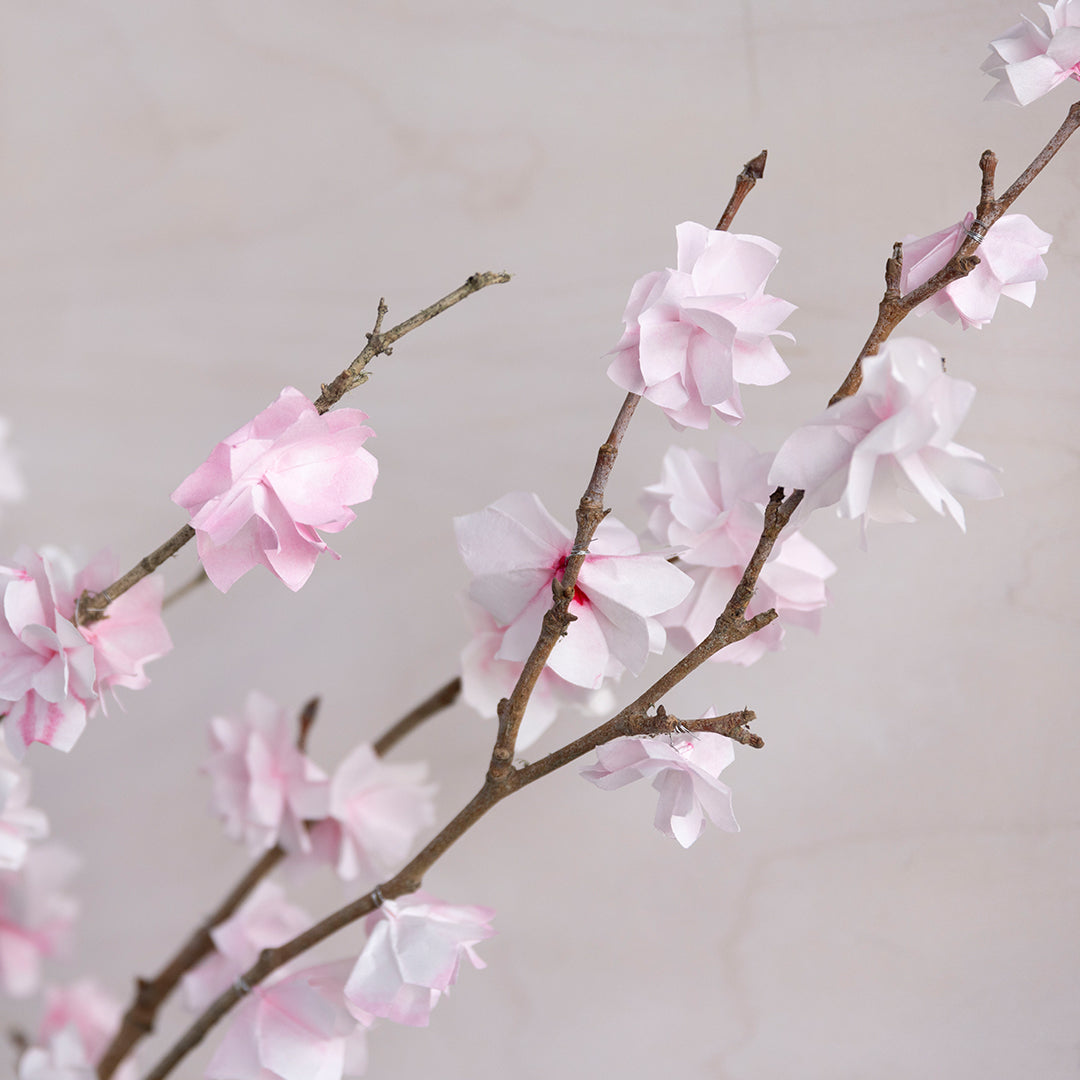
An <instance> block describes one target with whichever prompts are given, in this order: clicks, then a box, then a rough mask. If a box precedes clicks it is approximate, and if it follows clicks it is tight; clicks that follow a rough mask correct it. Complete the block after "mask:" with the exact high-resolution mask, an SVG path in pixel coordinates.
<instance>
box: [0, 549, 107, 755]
mask: <svg viewBox="0 0 1080 1080" xmlns="http://www.w3.org/2000/svg"><path fill="white" fill-rule="evenodd" d="M73 579H74V572H73V568H72V566H71V564H70V562H69V561H68V560H67V559H66V558H65V557H64V556H63V555H61V553H60V552H58V551H55V550H52V549H45V550H43V551H42V552H41V553H40V554H38V553H36V552H32V551H30V550H29V549H26V548H23V549H20V550H19V551H18V552H17V553H16V555H15V563H14V565H13V566H4V567H0V585H2V587H3V615H4V617H3V618H2V619H0V713H3V714H6V715H5V716H4V725H3V726H4V739H5V741H6V742H7V745H8V747H9V749H10V750H11V752H12V753H13V754H14V755H15V756H16V757H17V758H21V757H22V755H23V754H24V753H25V752H26V748H27V747H28V746H29V745H30V744H31V743H34V742H43V743H46V744H47V745H49V746H52V747H54V748H56V749H57V750H70V749H71V748H72V746H74V745H75V743H76V742H77V741H78V738H79V736H80V735H81V734H82V732H83V729H84V728H85V727H86V718H87V715H88V713H89V712H90V710H91V709H92V708H93V706H94V704H95V703H96V701H97V695H96V692H95V690H94V680H95V669H94V647H93V646H92V645H91V644H90V643H89V642H88V641H87V640H86V638H84V637H83V636H82V634H80V633H79V631H78V629H77V628H76V627H75V624H74V623H73V622H72V621H71V616H72V615H73V614H74V601H73V600H71V604H70V606H69V607H67V608H66V611H61V610H60V604H61V603H62V602H63V600H64V599H67V598H70V596H71V593H72V592H73V589H74V580H73ZM65 583H66V584H67V585H68V588H64V584H65Z"/></svg>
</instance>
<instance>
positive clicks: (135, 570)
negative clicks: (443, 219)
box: [75, 271, 510, 626]
mask: <svg viewBox="0 0 1080 1080" xmlns="http://www.w3.org/2000/svg"><path fill="white" fill-rule="evenodd" d="M509 280H510V275H509V274H507V273H502V272H498V273H496V272H492V271H487V272H485V273H482V274H473V275H472V276H471V277H470V278H469V279H468V280H467V281H466V282H465V284H464V285H461V286H459V287H458V288H456V289H455V290H454V291H453V292H451V293H447V294H446V296H444V297H443V298H442V299H441V300H436V301H435V303H434V304H431V305H429V306H428V307H426V308H424V309H423V310H422V311H418V312H417V313H416V314H415V315H413V316H411V317H410V318H408V319H406V320H405V321H404V322H400V323H398V324H397V326H395V327H392V328H391V329H390V330H387V331H386V332H385V333H383V331H382V329H381V328H382V320H383V316H384V315H385V314H386V312H387V307H386V301H385V300H380V301H379V307H378V314H377V315H376V317H375V327H374V329H373V330H372V331H371V332H370V333H369V334H368V335H367V339H368V343H367V345H365V346H364V348H363V350H362V351H361V353H360V355H359V356H358V357H357V358H356V359H355V360H354V361H353V362H352V363H351V364H350V365H349V366H348V367H347V368H346V369H345V370H344V371H343V372H341V374H340V375H338V376H337V378H335V379H334V380H333V381H332V382H331V383H329V384H327V383H324V384H323V385H322V388H321V389H322V393H321V394H320V395H319V396H318V398H316V399H315V402H314V405H315V408H316V409H317V410H318V412H319V413H320V414H321V413H325V412H326V411H327V410H329V409H330V408H331V407H332V406H333V405H336V404H337V403H338V402H339V401H340V400H341V399H342V397H344V396H345V394H347V393H348V392H349V391H350V390H352V389H353V388H355V387H357V386H359V385H360V384H361V383H364V382H366V381H367V379H368V375H367V372H366V371H365V370H364V369H365V368H366V367H367V365H368V363H369V362H370V361H371V360H372V359H374V358H375V357H376V356H379V355H380V354H382V355H385V356H389V355H390V354H391V353H392V352H393V349H391V347H390V346H391V345H393V343H394V342H395V341H397V340H398V339H399V338H401V337H404V336H405V335H406V334H407V333H409V331H410V330H415V329H416V328H417V327H418V326H423V325H424V323H426V322H429V321H430V320H431V319H434V318H435V316H436V315H439V314H441V313H442V312H444V311H446V309H447V308H451V307H453V306H454V305H455V304H458V303H460V302H461V301H462V300H464V299H465V298H466V297H468V296H472V294H473V293H475V292H479V291H480V290H481V289H484V288H487V286H488V285H496V284H502V283H504V282H507V281H509ZM194 535H195V530H194V529H193V528H192V527H191V526H190V525H185V526H184V527H183V528H182V529H178V530H177V531H176V532H175V533H174V534H173V535H172V536H171V537H169V539H168V540H166V541H165V543H164V544H162V545H161V547H159V548H157V549H155V550H154V551H152V552H151V553H150V554H149V555H147V556H146V557H145V558H142V559H140V560H139V561H138V563H136V564H135V566H133V567H132V568H131V569H130V570H129V571H128V572H127V573H126V574H124V576H123V577H121V578H118V579H117V580H116V581H114V582H113V583H112V584H111V585H110V586H109V587H108V588H106V589H102V590H101V591H100V592H98V593H93V594H91V593H89V592H84V593H83V594H82V596H80V597H79V599H78V602H77V603H76V605H75V625H76V626H89V625H90V623H93V622H97V620H98V619H103V618H105V610H106V608H108V606H109V604H111V603H112V602H113V601H114V600H115V599H116V598H117V597H119V596H122V595H123V594H124V593H126V592H127V591H128V589H130V588H131V587H132V586H133V585H137V584H138V583H139V582H140V581H142V579H143V578H144V577H148V576H149V575H150V574H152V573H153V572H154V571H155V570H156V569H157V568H158V567H159V566H160V565H161V564H162V563H163V562H165V560H166V559H168V558H171V557H172V556H173V555H175V554H176V553H177V552H178V551H179V550H180V549H181V548H182V547H183V546H184V545H185V544H186V543H187V542H188V541H189V540H191V539H192V537H194Z"/></svg>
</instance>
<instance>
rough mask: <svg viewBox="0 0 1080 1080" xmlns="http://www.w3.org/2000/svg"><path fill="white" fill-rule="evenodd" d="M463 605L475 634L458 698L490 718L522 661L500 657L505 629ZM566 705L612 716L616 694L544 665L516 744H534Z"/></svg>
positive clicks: (476, 607)
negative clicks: (590, 687)
mask: <svg viewBox="0 0 1080 1080" xmlns="http://www.w3.org/2000/svg"><path fill="white" fill-rule="evenodd" d="M466 606H467V610H468V614H469V621H470V623H471V624H472V628H473V637H472V639H471V640H470V642H469V644H468V645H466V646H465V648H464V649H463V650H462V653H461V696H462V698H463V699H464V700H465V702H466V703H467V704H468V705H470V706H471V707H472V708H473V709H475V710H476V712H478V713H479V714H480V715H481V716H482V717H484V718H486V719H491V720H494V719H495V718H496V716H497V710H498V706H499V702H500V701H501V700H502V699H503V698H505V697H509V696H510V694H511V692H512V691H513V689H514V686H515V685H516V683H517V681H518V678H519V676H520V675H521V671H522V668H523V667H524V666H525V665H524V663H523V662H521V661H519V660H501V659H499V653H500V651H501V649H502V643H503V638H504V636H505V630H503V629H502V628H500V627H499V625H498V624H497V623H496V621H495V619H494V617H493V616H491V615H490V614H489V613H488V612H487V611H485V610H484V609H483V608H482V607H480V605H479V604H474V603H472V602H471V601H466ZM659 648H660V649H662V648H663V644H661V645H660V646H659ZM566 708H572V709H576V710H578V711H580V712H583V713H584V714H585V715H586V716H591V717H599V716H603V715H610V714H611V713H612V712H614V711H615V695H614V693H613V692H612V691H611V689H610V688H608V687H601V688H600V689H599V690H588V689H586V688H585V687H582V686H575V685H574V684H573V683H571V682H567V681H566V680H565V679H563V678H560V677H559V676H558V675H556V674H555V672H554V671H552V670H551V668H550V667H545V668H544V670H543V671H541V672H540V678H539V679H538V680H537V682H536V686H535V687H534V688H533V692H532V694H531V696H530V697H529V701H528V704H527V705H526V706H525V716H524V717H523V718H522V721H521V727H520V728H519V729H518V737H517V743H516V746H517V748H518V749H519V750H525V749H527V748H528V747H530V746H532V744H533V743H535V742H536V740H537V739H539V738H540V736H541V735H543V734H544V732H545V731H547V729H548V728H549V727H550V726H551V725H552V724H553V723H554V722H555V719H556V717H557V716H558V714H559V711H560V710H561V709H566Z"/></svg>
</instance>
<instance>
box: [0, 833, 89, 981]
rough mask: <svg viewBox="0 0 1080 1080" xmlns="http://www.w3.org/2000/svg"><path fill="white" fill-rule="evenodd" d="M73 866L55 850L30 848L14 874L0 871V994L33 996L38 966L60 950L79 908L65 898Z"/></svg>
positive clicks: (62, 851) (62, 850)
mask: <svg viewBox="0 0 1080 1080" xmlns="http://www.w3.org/2000/svg"><path fill="white" fill-rule="evenodd" d="M78 865H79V860H78V859H76V858H75V856H74V855H72V854H71V853H70V852H69V851H67V850H66V849H65V848H62V847H61V846H60V845H58V844H46V845H42V846H40V847H33V848H31V849H30V853H29V854H28V855H27V857H26V861H25V862H24V863H23V865H22V867H21V868H20V869H18V870H0V988H3V990H4V992H5V993H8V994H10V995H11V996H12V997H28V996H29V995H31V994H33V993H36V992H37V989H38V986H39V985H40V982H41V964H42V961H43V960H44V959H46V958H47V957H50V956H54V955H55V954H56V953H57V952H58V951H59V950H60V948H61V947H62V946H63V944H64V942H65V940H66V938H67V934H68V931H69V929H70V928H71V925H72V923H74V921H75V917H76V916H77V915H78V911H79V906H78V904H77V903H76V901H75V900H74V899H73V898H72V897H70V896H69V895H68V894H67V893H65V892H64V891H63V890H64V887H65V886H66V885H67V882H68V879H69V878H70V877H71V875H72V874H73V873H74V872H75V870H76V869H77V868H78Z"/></svg>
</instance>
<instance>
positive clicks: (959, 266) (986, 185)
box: [829, 102, 1080, 405]
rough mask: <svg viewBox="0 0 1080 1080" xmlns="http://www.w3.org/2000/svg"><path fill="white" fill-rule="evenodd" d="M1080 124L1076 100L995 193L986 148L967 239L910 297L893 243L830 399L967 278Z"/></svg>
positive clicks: (854, 386) (992, 161)
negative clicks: (881, 286) (915, 317)
mask: <svg viewBox="0 0 1080 1080" xmlns="http://www.w3.org/2000/svg"><path fill="white" fill-rule="evenodd" d="M1078 127H1080V102H1076V104H1074V105H1073V106H1072V107H1071V108H1070V109H1069V113H1068V116H1066V118H1065V120H1064V122H1063V123H1062V125H1061V127H1059V128H1058V129H1057V131H1056V132H1055V133H1054V137H1053V138H1052V139H1051V140H1050V141H1049V142H1048V143H1047V144H1046V145H1045V146H1044V147H1043V148H1042V150H1040V151H1039V153H1038V154H1036V155H1035V158H1034V159H1033V160H1032V162H1031V164H1030V165H1028V167H1027V168H1026V169H1025V170H1024V171H1023V172H1022V173H1021V174H1020V175H1019V176H1018V177H1017V178H1016V180H1015V181H1013V183H1012V185H1011V186H1010V187H1009V188H1008V190H1007V191H1006V192H1005V194H1004V195H1001V196H1000V197H998V198H994V174H995V170H996V169H997V157H996V156H995V155H994V152H993V151H992V150H986V151H984V152H983V155H982V157H981V158H980V159H979V169H980V172H981V174H982V178H981V181H980V184H979V202H978V205H977V206H976V208H975V220H974V221H973V222H972V224H971V228H970V229H969V230H968V234H967V236H966V237H965V238H964V241H963V243H962V244H961V245H960V247H959V248H958V249H957V251H956V253H955V254H954V255H953V257H952V258H951V259H950V260H949V261H948V262H947V263H946V264H945V265H944V266H943V267H942V268H941V269H940V270H939V271H938V272H937V273H936V274H934V275H933V277H931V278H930V279H929V281H927V282H925V283H924V284H922V285H920V286H919V287H918V288H917V289H912V290H911V292H909V293H908V294H907V295H906V296H900V295H899V271H900V265H899V264H900V263H901V261H902V259H903V252H902V245H900V244H894V245H893V254H892V257H891V258H890V259H889V262H888V263H887V264H886V290H885V295H884V297H882V300H881V303H880V305H879V306H878V317H877V322H876V323H875V324H874V328H873V329H872V330H871V331H870V336H869V337H868V338H867V339H866V344H865V345H863V347H862V350H861V352H860V353H859V356H858V359H857V360H856V361H855V363H854V365H853V366H852V368H851V370H850V371H849V372H848V373H847V376H846V377H845V378H844V381H843V382H842V383H841V384H840V387H839V389H838V390H837V391H836V393H835V394H833V396H832V397H831V398H830V400H829V404H830V405H835V404H836V402H838V401H840V400H842V399H843V398H846V397H850V396H851V395H852V394H854V393H855V391H856V390H858V389H859V386H860V384H861V383H862V362H863V360H864V359H865V358H866V357H867V356H873V355H874V354H875V353H876V352H877V351H878V349H880V348H881V346H882V345H883V344H884V342H885V340H886V339H887V338H888V336H889V335H890V334H891V333H892V332H893V330H895V329H896V327H897V326H898V325H899V324H900V323H901V322H902V321H903V319H905V318H906V317H907V316H908V315H909V314H910V313H911V312H912V311H914V309H915V308H917V307H918V306H919V305H920V304H921V303H923V302H924V301H926V300H928V299H929V298H930V297H931V296H933V295H934V294H935V293H937V292H939V291H940V290H941V289H943V288H945V286H946V285H949V284H951V283H952V282H954V281H957V280H958V279H960V278H962V277H966V276H967V275H968V274H970V273H971V271H972V270H974V269H975V267H976V266H978V265H979V259H978V257H977V256H976V255H975V251H976V249H977V248H978V246H979V244H980V243H981V242H982V239H983V237H985V236H986V234H987V232H988V231H989V229H990V227H991V226H992V225H993V224H994V222H995V221H997V220H998V218H1000V217H1001V216H1002V215H1003V214H1004V213H1005V211H1006V210H1008V209H1009V207H1010V206H1012V204H1013V203H1014V202H1015V201H1016V200H1017V198H1019V196H1020V195H1021V194H1022V193H1023V192H1024V191H1025V190H1026V188H1027V186H1028V185H1029V184H1030V183H1031V182H1032V180H1034V179H1035V177H1036V176H1038V175H1039V173H1040V172H1042V170H1043V169H1044V168H1046V166H1047V165H1048V164H1049V163H1050V162H1051V161H1052V160H1053V158H1054V155H1055V154H1056V153H1057V152H1058V151H1059V150H1060V149H1061V148H1062V147H1063V146H1064V145H1065V143H1066V141H1067V140H1068V138H1069V136H1070V135H1072V133H1073V132H1074V131H1076V129H1077V128H1078ZM893 263H896V264H897V267H896V273H895V282H896V287H895V289H892V288H890V284H889V273H890V271H889V266H890V265H891V264H893Z"/></svg>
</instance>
